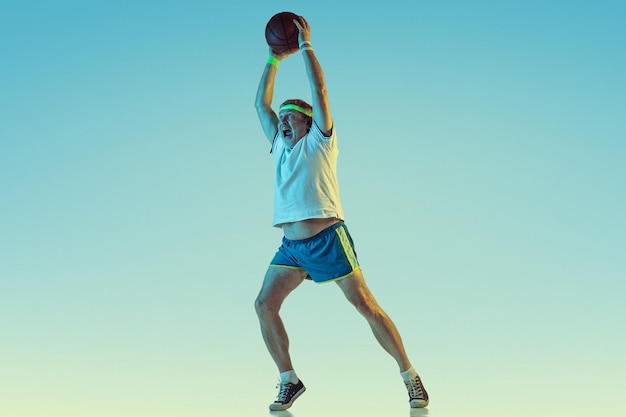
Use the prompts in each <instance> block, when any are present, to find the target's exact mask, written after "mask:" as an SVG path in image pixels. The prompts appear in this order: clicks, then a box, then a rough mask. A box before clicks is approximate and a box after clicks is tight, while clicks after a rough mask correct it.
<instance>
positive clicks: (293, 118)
mask: <svg viewBox="0 0 626 417" xmlns="http://www.w3.org/2000/svg"><path fill="white" fill-rule="evenodd" d="M308 120H309V119H308V118H307V117H306V116H305V115H304V114H302V113H300V112H299V111H297V110H292V109H288V110H283V111H281V112H280V113H279V114H278V132H279V133H280V136H281V137H282V138H283V141H284V142H285V145H287V147H293V146H294V145H295V144H296V143H298V141H299V140H300V139H302V137H303V136H304V135H306V134H307V132H308V131H309V123H308Z"/></svg>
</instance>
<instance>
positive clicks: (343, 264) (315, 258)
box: [270, 221, 360, 282]
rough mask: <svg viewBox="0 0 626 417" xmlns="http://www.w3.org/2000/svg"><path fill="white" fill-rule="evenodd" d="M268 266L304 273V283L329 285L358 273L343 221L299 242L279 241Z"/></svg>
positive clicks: (350, 242)
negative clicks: (297, 270)
mask: <svg viewBox="0 0 626 417" xmlns="http://www.w3.org/2000/svg"><path fill="white" fill-rule="evenodd" d="M270 266H272V267H277V268H291V269H299V270H303V271H306V272H307V273H308V274H309V275H308V276H307V278H308V279H312V280H313V281H315V282H329V281H335V280H339V279H342V278H345V277H347V276H348V275H350V274H351V273H352V272H354V271H356V270H357V269H360V266H359V261H358V260H357V257H356V252H355V251H354V243H353V242H352V238H351V237H350V233H348V229H347V227H346V225H345V224H344V222H343V221H339V222H338V223H335V224H334V225H332V226H330V227H328V228H326V229H324V230H322V231H321V232H319V233H318V234H316V235H315V236H312V237H310V238H308V239H302V240H289V239H287V238H285V237H283V244H282V245H281V246H280V247H279V248H278V252H276V255H275V256H274V259H272V262H271V263H270Z"/></svg>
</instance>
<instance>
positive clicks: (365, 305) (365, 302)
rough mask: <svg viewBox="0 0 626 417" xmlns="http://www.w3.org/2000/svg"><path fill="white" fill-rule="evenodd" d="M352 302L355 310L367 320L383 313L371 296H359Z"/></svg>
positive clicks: (374, 318)
mask: <svg viewBox="0 0 626 417" xmlns="http://www.w3.org/2000/svg"><path fill="white" fill-rule="evenodd" d="M352 304H354V307H356V309H357V311H358V312H359V313H360V314H361V315H363V316H364V317H365V318H367V319H368V320H369V319H373V320H376V319H377V318H378V317H380V316H382V315H383V311H382V309H381V308H380V306H379V305H378V303H377V302H376V301H374V300H372V299H371V298H368V297H363V296H359V297H356V299H355V300H353V302H352Z"/></svg>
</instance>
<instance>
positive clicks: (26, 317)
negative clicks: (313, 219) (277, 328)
mask: <svg viewBox="0 0 626 417" xmlns="http://www.w3.org/2000/svg"><path fill="white" fill-rule="evenodd" d="M349 4H351V2H338V1H327V0H320V1H317V2H309V3H298V4H295V3H293V2H287V1H271V2H269V1H267V2H257V1H247V0H246V1H240V2H221V3H219V4H217V3H215V2H213V3H212V2H207V1H186V2H164V1H157V2H148V1H130V2H121V1H109V2H105V3H96V2H79V1H55V2H45V1H39V2H17V1H6V0H5V1H3V2H2V3H1V4H0V51H2V56H1V58H0V334H1V335H2V341H1V343H0V415H2V416H7V417H9V416H10V417H43V416H45V417H74V416H77V417H78V416H80V417H85V416H89V417H127V416H128V417H143V416H145V417H160V416H163V417H173V416H177V417H195V416H230V415H232V416H244V415H245V416H262V415H267V411H266V410H267V408H266V407H267V404H268V403H269V402H270V401H272V398H273V396H274V395H275V389H274V384H275V382H276V377H277V375H276V370H275V368H274V366H273V363H272V362H271V359H270V357H269V355H268V354H267V352H266V351H265V347H264V345H263V342H262V340H261V337H260V333H259V331H258V325H257V321H256V317H255V314H254V310H253V307H252V302H253V300H254V297H255V296H256V293H257V291H258V288H259V286H260V284H261V280H262V277H263V274H264V272H265V268H266V266H267V263H268V261H269V260H270V258H271V256H272V255H273V253H274V251H275V249H276V247H277V245H278V244H279V240H280V231H278V230H276V229H273V228H272V227H271V213H272V207H271V205H272V166H271V164H272V162H271V159H270V157H269V154H268V150H269V149H268V145H267V143H266V140H265V139H264V137H263V135H262V132H261V129H260V126H259V125H258V121H257V118H256V114H255V111H254V107H253V102H254V95H255V91H256V87H257V83H258V80H259V78H260V75H261V72H262V69H263V66H264V64H265V59H266V57H267V47H266V45H265V43H264V38H263V31H264V27H265V23H266V21H267V20H268V19H269V17H270V16H272V15H273V14H274V13H276V12H278V11H282V10H291V11H294V12H296V13H298V14H302V15H304V16H305V17H306V18H307V19H308V20H309V22H310V24H311V26H312V42H313V45H314V47H315V49H316V52H317V55H318V57H319V59H320V61H321V63H322V64H323V67H324V70H325V72H326V77H327V81H328V91H329V96H330V102H331V107H332V111H333V115H334V119H335V123H336V128H337V132H338V134H339V140H340V150H341V154H340V170H339V178H340V184H341V186H342V198H343V202H344V208H345V210H346V215H347V223H348V225H349V227H350V229H351V232H352V234H353V237H354V239H355V241H356V245H357V246H356V247H357V251H358V254H359V258H360V261H361V264H362V266H363V268H364V273H365V276H366V279H367V280H368V282H369V285H370V287H371V288H372V290H373V292H374V293H375V295H376V296H377V298H378V301H379V302H380V303H381V304H382V305H383V307H384V308H385V309H386V310H387V312H388V313H389V314H390V315H391V317H392V318H393V319H394V320H395V322H396V324H397V325H398V327H399V329H400V331H401V333H402V335H403V338H404V342H405V345H406V347H407V350H408V352H409V354H410V356H411V359H412V361H413V362H414V364H415V366H416V368H417V369H418V370H419V372H420V373H421V375H422V377H423V379H424V381H425V383H426V384H427V387H428V389H429V392H430V394H431V397H432V405H431V407H430V408H429V414H428V415H430V416H432V417H439V416H442V417H444V416H445V417H451V416H453V417H478V416H480V417H484V416H503V415H505V416H507V417H516V416H528V415H539V416H551V417H552V416H558V417H574V416H588V415H590V414H591V413H593V414H595V415H599V416H612V415H618V414H619V412H621V410H622V408H623V404H622V401H621V399H622V397H623V388H624V386H625V385H626V384H625V378H624V375H625V374H626V356H625V354H624V352H626V339H625V336H624V332H623V328H624V323H625V318H626V308H625V307H624V301H623V298H624V293H625V292H626V284H625V280H624V278H625V276H626V256H624V255H625V248H626V238H625V235H626V216H624V213H625V212H626V190H625V186H624V179H625V178H626V117H624V115H625V114H626V81H625V77H624V74H625V73H626V52H625V51H626V48H625V46H626V45H625V40H626V31H625V30H624V24H623V22H624V16H625V12H626V7H625V6H624V3H623V2H618V1H595V2H592V1H570V2H565V1H554V2H540V1H524V2H520V1H515V2H497V1H478V2H461V1H449V2H435V1H397V0H390V1H385V2H360V3H358V4H356V3H355V4H354V5H349ZM289 97H302V98H304V99H309V98H310V92H309V87H308V84H307V80H306V77H305V74H304V69H303V66H302V60H301V57H300V56H298V55H295V56H293V57H290V58H289V59H287V60H286V61H284V62H283V63H281V64H280V68H279V74H278V78H277V85H276V95H275V101H276V102H279V101H281V100H283V99H286V98H289ZM284 314H285V321H286V325H287V327H288V329H289V331H290V335H291V340H292V350H293V356H294V362H295V364H296V366H297V371H298V373H299V374H300V376H301V377H302V378H303V380H304V381H305V382H306V383H307V385H308V387H309V389H308V391H307V394H306V395H305V396H303V397H302V398H301V399H300V400H299V401H298V404H297V405H296V406H295V407H294V408H293V410H292V413H291V415H292V416H296V417H307V416H315V417H319V416H321V415H325V416H348V417H352V416H360V417H370V416H372V417H373V416H381V415H382V416H385V417H389V416H400V415H402V416H406V415H407V414H409V408H408V404H407V403H406V398H405V397H406V393H405V391H404V386H403V384H402V382H401V380H400V378H399V376H398V375H397V370H396V365H395V363H394V362H393V361H392V360H391V359H390V358H389V357H388V356H387V355H386V354H385V353H384V352H383V351H382V349H380V347H379V346H378V345H377V343H376V342H375V340H374V338H373V336H372V335H371V334H370V331H369V329H368V327H367V325H366V323H365V322H364V321H363V320H362V319H361V318H360V317H359V316H358V315H357V313H356V312H355V311H354V310H353V309H352V307H351V306H349V305H348V304H347V303H346V302H345V301H344V300H343V298H342V296H341V294H340V292H339V290H338V289H337V288H336V286H335V285H326V286H325V285H322V286H319V285H317V286H316V285H313V284H306V285H303V286H302V288H300V289H299V290H298V291H297V292H296V293H294V294H293V296H292V297H291V298H290V299H289V300H288V301H287V303H286V305H285V311H284ZM414 414H415V413H414ZM420 415H423V414H420Z"/></svg>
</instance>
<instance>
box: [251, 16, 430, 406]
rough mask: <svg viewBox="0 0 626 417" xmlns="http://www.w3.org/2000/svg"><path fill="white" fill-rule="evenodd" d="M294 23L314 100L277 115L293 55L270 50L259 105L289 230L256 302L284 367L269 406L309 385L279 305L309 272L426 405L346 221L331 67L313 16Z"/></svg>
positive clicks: (277, 213) (294, 103)
mask: <svg viewBox="0 0 626 417" xmlns="http://www.w3.org/2000/svg"><path fill="white" fill-rule="evenodd" d="M294 23H295V24H296V26H297V27H298V31H299V36H298V40H299V45H300V51H301V52H302V56H303V58H304V64H305V67H306V73H307V77H308V79H309V83H310V85H311V93H312V106H311V105H309V104H307V103H306V102H304V101H302V100H287V101H286V102H284V103H283V104H282V105H281V106H280V109H279V113H278V115H276V113H275V112H274V111H273V110H272V107H271V104H272V97H273V94H274V80H275V77H276V72H277V69H278V64H279V62H280V60H281V59H285V58H287V56H289V54H290V53H282V54H277V53H275V52H273V51H271V50H270V55H269V58H268V62H267V64H266V66H265V69H264V71H263V75H262V77H261V81H260V84H259V88H258V91H257V96H256V103H255V104H256V109H257V113H258V116H259V119H260V121H261V126H262V127H263V131H264V133H265V136H267V138H268V140H269V141H270V143H271V144H272V149H271V152H272V154H273V157H274V161H275V166H276V178H275V190H274V226H276V227H280V228H281V229H282V230H283V234H284V237H283V242H282V245H281V246H280V248H279V249H278V252H277V253H276V255H275V257H274V259H273V260H272V261H271V263H270V266H269V268H268V270H267V273H266V275H265V279H264V281H263V285H262V287H261V291H260V292H259V295H258V297H257V299H256V302H255V307H256V312H257V315H258V317H259V321H260V324H261V333H262V335H263V339H264V341H265V344H266V346H267V349H268V350H269V353H270V355H271V356H272V359H273V360H274V362H275V363H276V366H277V367H278V370H279V372H280V381H281V382H280V386H279V393H278V396H277V399H276V401H275V402H274V403H273V404H271V405H270V410H272V411H278V410H286V409H287V408H289V407H291V405H292V404H293V402H294V401H295V399H296V398H298V397H299V396H300V395H301V394H302V393H303V392H304V391H305V387H304V384H303V383H302V381H300V379H299V378H298V376H297V375H296V373H295V371H294V367H293V365H292V363H291V357H290V355H289V339H288V337H287V333H286V331H285V327H284V325H283V322H282V320H281V318H280V315H279V310H280V307H281V305H282V303H283V301H284V300H285V298H286V297H287V296H288V295H289V293H291V291H293V290H294V289H295V288H296V287H298V285H300V284H301V283H302V282H303V281H304V280H305V279H307V278H308V279H312V280H313V281H315V282H318V283H320V282H330V281H335V282H336V283H337V285H338V286H339V287H340V288H341V290H342V291H343V293H344V294H345V296H346V298H347V299H348V300H349V301H350V302H351V303H352V304H353V305H354V306H355V307H356V309H357V310H358V312H359V313H361V314H362V315H363V316H364V317H365V319H366V320H367V322H368V323H369V325H370V327H371V329H372V331H373V333H374V336H375V337H376V339H377V340H378V342H379V343H380V344H381V346H382V347H383V348H384V349H385V350H386V351H387V352H388V353H389V354H390V355H391V356H392V357H393V358H394V359H395V360H396V362H397V363H398V367H399V368H400V372H401V375H402V377H403V379H404V382H405V385H406V387H407V390H408V393H409V401H410V404H411V407H413V408H421V407H426V406H427V405H428V394H427V393H426V390H425V389H424V386H423V385H422V382H421V380H420V378H419V376H418V374H417V372H416V371H415V369H414V368H413V367H412V366H411V363H410V362H409V359H408V357H407V354H406V352H405V350H404V346H403V344H402V339H401V338H400V334H399V333H398V330H397V329H396V326H395V325H394V323H393V322H392V321H391V319H390V318H389V316H387V314H386V313H385V312H384V311H383V310H382V308H381V307H380V306H379V305H378V303H377V302H376V300H375V299H374V297H373V295H372V294H371V292H370V290H369V289H368V287H367V285H366V284H365V280H364V279H363V274H362V272H361V269H360V267H359V263H358V260H357V257H356V253H355V251H354V247H353V242H352V239H351V237H350V234H349V233H348V229H347V228H346V225H345V224H344V222H343V210H342V207H341V202H340V200H339V188H338V185H337V178H336V162H337V153H338V151H337V136H336V134H335V129H334V126H333V120H332V117H331V114H330V108H329V105H328V97H327V94H326V83H325V79H324V73H323V72H322V68H321V66H320V64H319V62H318V60H317V58H316V56H315V53H314V51H313V48H312V46H311V42H310V36H311V31H310V27H309V25H308V23H307V21H306V20H305V19H304V18H303V17H298V18H297V19H296V20H294Z"/></svg>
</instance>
